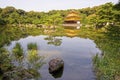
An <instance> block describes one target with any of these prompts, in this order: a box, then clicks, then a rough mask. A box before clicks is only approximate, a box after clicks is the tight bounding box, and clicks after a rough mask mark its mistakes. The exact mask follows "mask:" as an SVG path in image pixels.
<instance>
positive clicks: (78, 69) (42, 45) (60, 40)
mask: <svg viewBox="0 0 120 80" xmlns="http://www.w3.org/2000/svg"><path fill="white" fill-rule="evenodd" d="M17 42H18V43H20V44H21V46H22V48H23V50H24V51H25V54H26V55H27V53H26V52H27V45H28V44H29V43H36V44H37V47H38V54H39V55H41V56H44V57H45V58H44V61H45V63H46V64H44V65H43V66H42V67H41V68H40V69H38V72H39V73H40V75H41V77H40V78H38V80H96V77H95V74H94V72H93V64H92V58H93V56H95V54H96V53H101V51H100V50H99V49H98V48H97V46H96V44H95V43H94V41H93V40H90V39H88V38H86V39H84V38H80V37H72V38H71V37H66V36H63V37H53V36H43V35H40V36H28V37H26V38H21V39H20V40H18V41H12V42H11V44H10V45H9V46H7V49H8V50H9V51H11V50H12V49H13V47H14V46H15V44H16V43H17ZM56 57H59V58H62V59H63V61H64V69H63V71H62V72H61V73H60V74H59V76H57V77H56V78H55V77H54V76H52V75H51V74H50V73H49V70H48V67H49V65H48V62H49V61H50V60H51V59H53V58H56Z"/></svg>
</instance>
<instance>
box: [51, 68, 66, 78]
mask: <svg viewBox="0 0 120 80" xmlns="http://www.w3.org/2000/svg"><path fill="white" fill-rule="evenodd" d="M63 71H64V67H61V68H60V69H59V70H57V71H55V72H53V73H51V72H49V73H50V74H51V75H52V76H53V77H54V78H55V79H57V78H61V77H62V75H63Z"/></svg>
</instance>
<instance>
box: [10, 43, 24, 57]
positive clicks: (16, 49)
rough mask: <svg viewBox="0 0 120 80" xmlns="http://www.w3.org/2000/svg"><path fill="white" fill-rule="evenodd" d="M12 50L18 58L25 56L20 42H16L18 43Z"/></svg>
mask: <svg viewBox="0 0 120 80" xmlns="http://www.w3.org/2000/svg"><path fill="white" fill-rule="evenodd" d="M12 52H13V54H14V55H15V57H16V58H21V57H23V54H24V53H23V49H22V47H21V45H20V43H16V45H15V47H14V48H13V50H12Z"/></svg>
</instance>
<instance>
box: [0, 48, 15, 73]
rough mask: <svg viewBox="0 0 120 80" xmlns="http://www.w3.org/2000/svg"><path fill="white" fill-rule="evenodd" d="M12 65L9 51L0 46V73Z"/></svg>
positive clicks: (9, 68)
mask: <svg viewBox="0 0 120 80" xmlns="http://www.w3.org/2000/svg"><path fill="white" fill-rule="evenodd" d="M12 67H13V65H12V64H11V61H10V57H9V52H8V51H7V50H6V49H5V48H0V74H1V73H2V74H3V73H4V72H6V71H9V70H11V69H12Z"/></svg>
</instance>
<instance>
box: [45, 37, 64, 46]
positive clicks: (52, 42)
mask: <svg viewBox="0 0 120 80" xmlns="http://www.w3.org/2000/svg"><path fill="white" fill-rule="evenodd" d="M44 39H45V40H47V41H48V42H47V44H48V45H54V46H60V45H61V43H62V39H60V38H57V37H55V36H51V35H50V36H47V37H46V38H44Z"/></svg>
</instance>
